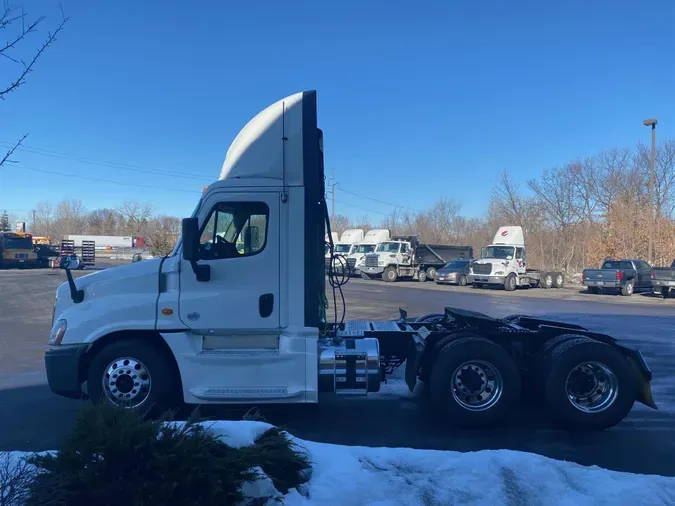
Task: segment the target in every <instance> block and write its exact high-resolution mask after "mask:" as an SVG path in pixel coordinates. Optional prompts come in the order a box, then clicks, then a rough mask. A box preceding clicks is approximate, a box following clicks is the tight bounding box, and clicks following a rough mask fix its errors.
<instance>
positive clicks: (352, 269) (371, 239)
mask: <svg viewBox="0 0 675 506" xmlns="http://www.w3.org/2000/svg"><path fill="white" fill-rule="evenodd" d="M390 235H391V232H389V229H387V228H374V229H373V230H368V232H366V235H365V237H364V238H363V240H362V241H361V242H359V244H358V245H357V247H356V249H355V250H354V251H353V253H351V254H350V255H349V256H348V257H347V264H348V266H349V274H350V276H358V275H359V274H360V273H361V268H362V267H363V266H364V265H365V262H366V255H367V254H369V253H374V252H375V249H376V248H377V246H378V245H380V244H381V243H383V242H385V241H388V240H389V238H390Z"/></svg>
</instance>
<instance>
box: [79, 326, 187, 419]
mask: <svg viewBox="0 0 675 506" xmlns="http://www.w3.org/2000/svg"><path fill="white" fill-rule="evenodd" d="M141 340H142V338H137V339H135V340H123V341H117V342H114V343H111V344H109V345H107V346H105V347H104V348H103V349H101V350H100V351H99V352H98V353H97V354H96V355H95V356H94V358H93V359H92V361H91V364H90V366H89V373H88V376H87V388H88V393H89V397H90V398H91V400H92V401H93V402H108V403H110V404H113V405H116V406H122V407H125V408H128V409H134V410H138V411H140V412H143V413H146V414H149V415H152V416H155V415H159V414H161V413H163V412H164V411H166V410H167V409H171V408H174V407H175V406H176V405H177V404H178V403H179V402H180V399H181V395H180V381H179V377H178V374H177V371H176V370H175V367H174V365H173V364H172V363H171V358H170V357H169V356H168V353H166V352H164V351H162V350H161V349H159V348H158V347H157V346H154V345H153V344H150V343H146V342H141Z"/></svg>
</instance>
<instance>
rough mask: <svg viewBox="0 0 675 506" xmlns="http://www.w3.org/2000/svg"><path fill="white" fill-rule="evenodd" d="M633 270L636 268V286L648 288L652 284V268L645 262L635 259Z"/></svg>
mask: <svg viewBox="0 0 675 506" xmlns="http://www.w3.org/2000/svg"><path fill="white" fill-rule="evenodd" d="M633 264H634V265H635V270H637V276H638V279H637V285H636V288H648V287H650V286H651V284H652V278H651V271H652V268H651V267H650V266H649V264H648V263H647V262H643V261H642V260H637V261H635V262H633Z"/></svg>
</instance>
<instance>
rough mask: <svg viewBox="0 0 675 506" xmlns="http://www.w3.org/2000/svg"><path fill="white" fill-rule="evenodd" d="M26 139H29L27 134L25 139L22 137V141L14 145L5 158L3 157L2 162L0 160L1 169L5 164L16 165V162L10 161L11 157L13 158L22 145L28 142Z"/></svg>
mask: <svg viewBox="0 0 675 506" xmlns="http://www.w3.org/2000/svg"><path fill="white" fill-rule="evenodd" d="M26 137H28V134H25V135H24V136H23V137H21V139H19V140H18V141H17V142H16V144H14V146H12V148H11V149H10V150H9V151H7V153H5V156H3V157H2V160H0V167H2V166H3V165H4V164H5V163H14V161H13V160H10V159H9V157H10V156H12V154H13V153H14V151H16V150H17V148H18V147H19V146H21V143H22V142H23V141H24V140H26Z"/></svg>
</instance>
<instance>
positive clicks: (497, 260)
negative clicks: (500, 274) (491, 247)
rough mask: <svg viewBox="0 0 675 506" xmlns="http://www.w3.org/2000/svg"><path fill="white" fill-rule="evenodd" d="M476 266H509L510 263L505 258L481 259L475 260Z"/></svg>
mask: <svg viewBox="0 0 675 506" xmlns="http://www.w3.org/2000/svg"><path fill="white" fill-rule="evenodd" d="M473 263H474V264H492V265H505V266H506V265H508V264H509V261H508V260H506V259H505V258H481V259H480V260H474V262H473Z"/></svg>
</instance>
